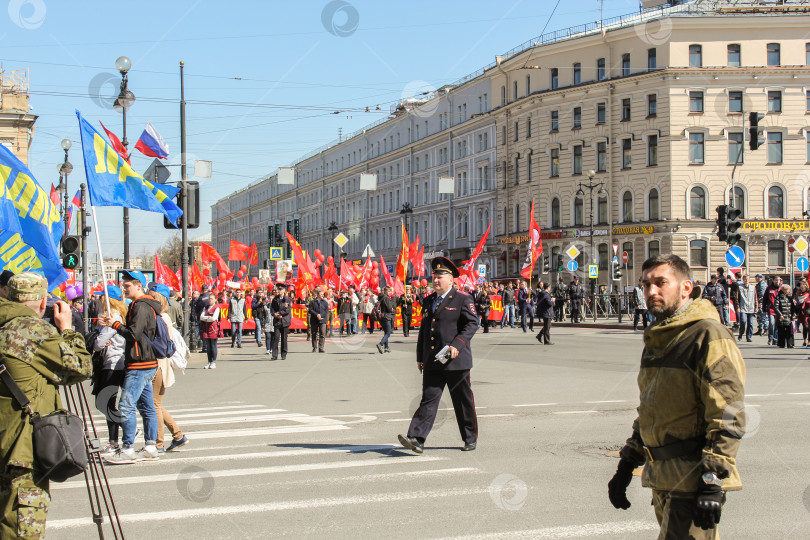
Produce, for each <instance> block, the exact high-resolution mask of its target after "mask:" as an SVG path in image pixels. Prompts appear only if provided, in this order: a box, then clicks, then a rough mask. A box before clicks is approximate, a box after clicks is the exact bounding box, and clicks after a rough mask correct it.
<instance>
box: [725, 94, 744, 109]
mask: <svg viewBox="0 0 810 540" xmlns="http://www.w3.org/2000/svg"><path fill="white" fill-rule="evenodd" d="M728 112H730V113H741V112H743V93H742V91H740V90H732V91H731V92H729V93H728Z"/></svg>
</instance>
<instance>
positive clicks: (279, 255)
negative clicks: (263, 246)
mask: <svg viewBox="0 0 810 540" xmlns="http://www.w3.org/2000/svg"><path fill="white" fill-rule="evenodd" d="M283 258H284V249H283V248H280V247H271V248H270V260H271V261H280V260H281V259H283Z"/></svg>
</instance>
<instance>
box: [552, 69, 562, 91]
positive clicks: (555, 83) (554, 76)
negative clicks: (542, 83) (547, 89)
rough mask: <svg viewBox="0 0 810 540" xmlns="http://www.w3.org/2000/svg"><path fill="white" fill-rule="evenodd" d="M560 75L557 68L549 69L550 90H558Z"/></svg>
mask: <svg viewBox="0 0 810 540" xmlns="http://www.w3.org/2000/svg"><path fill="white" fill-rule="evenodd" d="M559 86H560V74H559V70H558V69H557V68H551V89H552V90H553V89H555V88H559Z"/></svg>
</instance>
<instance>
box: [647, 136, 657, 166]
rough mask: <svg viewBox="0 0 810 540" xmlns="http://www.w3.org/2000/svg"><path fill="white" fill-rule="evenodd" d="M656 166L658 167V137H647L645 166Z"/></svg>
mask: <svg viewBox="0 0 810 540" xmlns="http://www.w3.org/2000/svg"><path fill="white" fill-rule="evenodd" d="M656 165H658V135H649V136H648V137H647V166H648V167H654V166H656Z"/></svg>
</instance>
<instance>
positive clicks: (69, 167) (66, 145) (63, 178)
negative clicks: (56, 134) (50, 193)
mask: <svg viewBox="0 0 810 540" xmlns="http://www.w3.org/2000/svg"><path fill="white" fill-rule="evenodd" d="M70 147H71V142H70V139H62V149H63V150H64V151H65V161H63V162H62V163H59V164H58V165H57V166H56V168H57V169H59V185H58V186H56V190H57V191H58V192H59V193H62V195H63V196H64V198H65V206H64V208H63V209H62V219H63V220H64V221H65V234H67V233H68V232H69V231H68V225H69V222H68V208H70V207H69V206H68V204H69V203H68V183H67V179H68V175H69V174H70V173H72V172H73V164H72V163H71V162H70V161H68V150H70Z"/></svg>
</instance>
